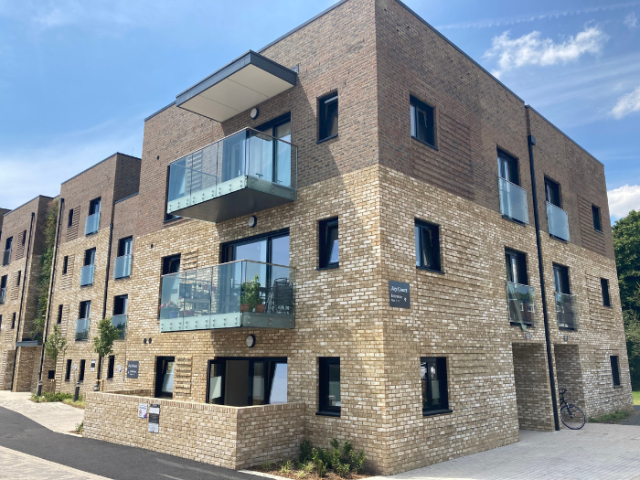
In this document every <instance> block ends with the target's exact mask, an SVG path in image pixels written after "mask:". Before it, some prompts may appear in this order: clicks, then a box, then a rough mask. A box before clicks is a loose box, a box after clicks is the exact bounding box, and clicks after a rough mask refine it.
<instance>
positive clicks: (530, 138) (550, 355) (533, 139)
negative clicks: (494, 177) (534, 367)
mask: <svg viewBox="0 0 640 480" xmlns="http://www.w3.org/2000/svg"><path fill="white" fill-rule="evenodd" d="M528 119H529V118H528V115H527V120H528ZM527 143H528V144H529V166H530V168H531V192H532V194H533V216H534V219H535V224H536V243H537V245H538V269H539V270H540V297H541V298H542V316H543V318H544V336H545V339H546V346H547V363H548V366H549V383H550V386H551V401H552V402H553V423H554V426H555V429H556V430H560V423H559V422H558V403H557V399H556V379H555V376H554V374H553V353H552V352H551V332H550V330H549V316H548V315H547V295H546V291H545V284H544V262H543V260H542V241H541V239H540V217H539V215H538V192H537V190H536V172H535V168H534V164H533V146H534V145H535V144H536V137H534V136H533V135H529V136H528V137H527Z"/></svg>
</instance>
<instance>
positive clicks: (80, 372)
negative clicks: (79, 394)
mask: <svg viewBox="0 0 640 480" xmlns="http://www.w3.org/2000/svg"><path fill="white" fill-rule="evenodd" d="M86 366H87V361H86V360H80V368H79V369H78V381H79V382H84V369H85V367H86Z"/></svg>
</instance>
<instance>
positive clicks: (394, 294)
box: [389, 280, 411, 308]
mask: <svg viewBox="0 0 640 480" xmlns="http://www.w3.org/2000/svg"><path fill="white" fill-rule="evenodd" d="M389 305H390V306H392V307H397V308H411V291H410V285H409V284H408V283H402V282H394V281H393V280H389Z"/></svg>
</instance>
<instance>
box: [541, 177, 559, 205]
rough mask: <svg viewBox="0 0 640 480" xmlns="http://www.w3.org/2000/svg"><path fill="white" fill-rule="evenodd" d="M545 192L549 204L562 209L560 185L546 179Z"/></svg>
mask: <svg viewBox="0 0 640 480" xmlns="http://www.w3.org/2000/svg"><path fill="white" fill-rule="evenodd" d="M544 192H545V196H546V199H547V202H548V203H550V204H551V205H555V206H556V207H558V208H562V203H561V201H560V184H559V183H557V182H554V181H553V180H551V179H549V178H545V179H544Z"/></svg>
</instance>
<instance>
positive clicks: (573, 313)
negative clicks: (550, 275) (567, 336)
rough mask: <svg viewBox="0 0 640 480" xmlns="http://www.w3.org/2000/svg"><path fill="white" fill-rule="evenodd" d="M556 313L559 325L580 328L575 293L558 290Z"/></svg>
mask: <svg viewBox="0 0 640 480" xmlns="http://www.w3.org/2000/svg"><path fill="white" fill-rule="evenodd" d="M556 315H557V317H558V327H559V328H561V329H564V330H578V300H577V297H576V296H575V295H571V294H569V293H559V292H556Z"/></svg>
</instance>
